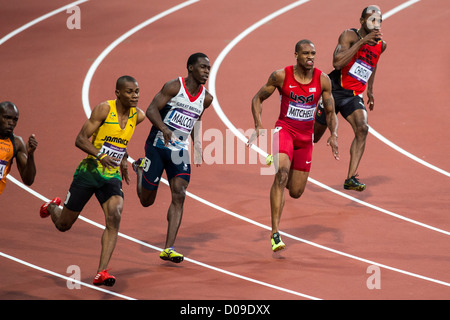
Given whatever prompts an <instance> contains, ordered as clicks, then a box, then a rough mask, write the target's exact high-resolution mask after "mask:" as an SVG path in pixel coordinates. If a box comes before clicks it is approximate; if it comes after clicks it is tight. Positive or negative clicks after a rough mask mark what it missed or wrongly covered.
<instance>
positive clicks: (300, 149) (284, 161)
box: [248, 40, 339, 251]
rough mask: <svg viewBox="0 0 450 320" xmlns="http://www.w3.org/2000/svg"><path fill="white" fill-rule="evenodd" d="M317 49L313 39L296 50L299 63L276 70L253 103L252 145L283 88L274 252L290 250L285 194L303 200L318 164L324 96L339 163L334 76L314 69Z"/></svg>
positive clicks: (273, 210)
mask: <svg viewBox="0 0 450 320" xmlns="http://www.w3.org/2000/svg"><path fill="white" fill-rule="evenodd" d="M315 55H316V49H315V46H314V44H313V43H312V42H311V41H309V40H301V41H299V42H298V43H297V44H296V46H295V57H296V60H297V63H296V64H295V65H293V66H288V67H286V68H284V69H280V70H276V71H274V72H273V73H272V74H271V76H270V77H269V80H268V81H267V83H266V84H265V85H264V86H263V87H262V88H261V89H260V90H259V91H258V93H257V94H256V95H255V97H254V98H253V100H252V113H253V119H254V121H255V133H254V134H253V135H252V136H251V137H250V139H249V141H248V144H249V145H250V144H251V143H252V142H253V141H254V139H256V138H257V137H258V135H259V134H261V133H263V131H264V128H263V125H262V121H261V113H262V103H263V101H264V100H266V99H267V98H269V97H270V96H271V95H272V94H273V93H274V91H275V89H278V91H279V93H280V95H281V107H280V115H279V118H278V120H277V122H276V124H275V126H276V128H275V134H274V142H273V156H274V165H275V169H276V174H275V179H274V182H273V184H272V188H271V190H270V205H271V219H272V231H271V243H272V250H273V251H278V250H281V249H284V247H285V244H284V243H283V241H281V237H280V234H279V232H278V231H279V224H280V218H281V212H282V210H283V204H284V189H285V188H287V189H289V194H290V196H291V197H293V198H299V197H300V196H301V195H302V193H303V191H304V189H305V186H306V182H307V180H308V175H309V171H310V168H311V161H312V158H311V156H312V149H313V130H314V113H315V110H316V107H317V104H318V102H319V99H320V98H321V97H322V100H323V105H324V108H325V113H326V122H327V124H328V128H329V129H330V132H331V136H330V138H329V139H328V143H329V145H330V146H331V149H332V152H333V155H334V157H335V158H336V159H339V152H338V145H337V122H336V113H335V111H334V100H333V96H332V95H331V82H330V79H329V77H328V76H327V75H326V74H325V73H323V72H322V71H320V70H319V69H317V68H314V58H315Z"/></svg>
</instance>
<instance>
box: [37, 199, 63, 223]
mask: <svg viewBox="0 0 450 320" xmlns="http://www.w3.org/2000/svg"><path fill="white" fill-rule="evenodd" d="M50 203H54V204H56V205H57V206H59V205H60V204H61V199H60V198H58V197H56V198H54V199H53V200H52V201H49V202H46V203H44V204H43V205H42V206H41V210H40V211H39V214H40V215H41V218H47V217H48V216H49V215H50V212H48V211H47V208H48V206H49V205H50Z"/></svg>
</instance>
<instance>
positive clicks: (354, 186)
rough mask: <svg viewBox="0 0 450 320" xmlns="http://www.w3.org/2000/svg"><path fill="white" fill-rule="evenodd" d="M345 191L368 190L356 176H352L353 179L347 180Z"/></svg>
mask: <svg viewBox="0 0 450 320" xmlns="http://www.w3.org/2000/svg"><path fill="white" fill-rule="evenodd" d="M344 189H347V190H356V191H364V189H366V185H365V184H364V183H361V182H359V180H358V179H357V178H356V176H352V177H351V178H349V179H347V180H345V182H344Z"/></svg>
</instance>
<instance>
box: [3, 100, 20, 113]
mask: <svg viewBox="0 0 450 320" xmlns="http://www.w3.org/2000/svg"><path fill="white" fill-rule="evenodd" d="M7 107H12V108H15V109H16V110H17V107H16V105H15V104H14V103H12V102H11V101H3V102H0V112H1V113H3V112H5V110H6V108H7Z"/></svg>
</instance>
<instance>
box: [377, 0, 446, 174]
mask: <svg viewBox="0 0 450 320" xmlns="http://www.w3.org/2000/svg"><path fill="white" fill-rule="evenodd" d="M417 2H420V0H410V1H407V2H405V3H402V4H401V5H399V6H397V7H395V8H394V9H392V10H389V11H388V12H386V13H385V14H383V20H386V19H387V18H389V17H390V16H393V15H394V14H396V13H397V12H399V11H401V10H403V9H406V8H408V7H409V6H412V5H413V4H415V3H417ZM369 132H370V133H371V134H372V135H373V136H374V137H375V138H377V139H378V140H380V141H381V142H383V143H385V144H387V145H388V146H389V147H391V148H392V149H394V150H396V151H398V152H400V153H401V154H403V155H405V156H407V157H408V158H410V159H412V160H414V161H416V162H418V163H420V164H422V165H424V166H426V167H428V168H430V169H432V170H435V171H437V172H439V173H442V174H443V175H445V176H447V177H450V173H449V172H447V171H445V170H443V169H441V168H438V167H436V166H434V165H432V164H430V163H428V162H426V161H424V160H422V159H420V158H419V157H416V156H415V155H413V154H412V153H410V152H408V151H406V150H405V149H402V148H400V147H399V146H397V145H396V144H394V143H393V142H392V141H390V140H388V139H386V138H385V137H384V136H382V135H381V134H380V133H378V132H377V131H376V130H375V129H374V128H372V127H371V126H369Z"/></svg>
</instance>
